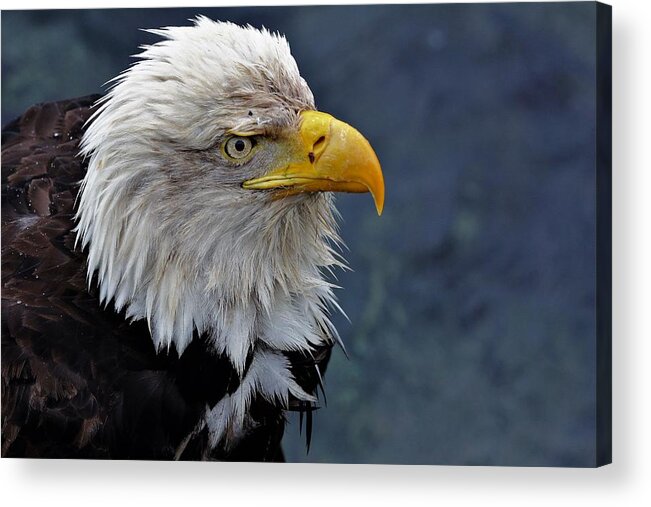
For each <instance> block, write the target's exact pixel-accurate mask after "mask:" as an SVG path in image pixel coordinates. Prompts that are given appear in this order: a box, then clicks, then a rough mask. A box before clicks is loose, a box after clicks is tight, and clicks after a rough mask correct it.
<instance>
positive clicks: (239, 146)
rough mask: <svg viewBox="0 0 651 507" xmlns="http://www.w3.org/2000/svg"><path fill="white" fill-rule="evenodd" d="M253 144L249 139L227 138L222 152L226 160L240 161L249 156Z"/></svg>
mask: <svg viewBox="0 0 651 507" xmlns="http://www.w3.org/2000/svg"><path fill="white" fill-rule="evenodd" d="M253 146H254V142H253V139H251V138H250V137H242V136H233V137H229V138H228V139H227V140H226V142H225V143H224V145H223V148H222V150H223V152H224V155H226V156H227V157H228V158H230V159H233V160H242V159H245V158H246V157H248V156H249V154H250V153H251V150H253Z"/></svg>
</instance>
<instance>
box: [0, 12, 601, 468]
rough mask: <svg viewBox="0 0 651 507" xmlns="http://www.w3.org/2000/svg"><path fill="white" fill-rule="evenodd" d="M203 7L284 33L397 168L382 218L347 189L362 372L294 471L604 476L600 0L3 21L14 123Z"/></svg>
mask: <svg viewBox="0 0 651 507" xmlns="http://www.w3.org/2000/svg"><path fill="white" fill-rule="evenodd" d="M197 14H205V15H207V16H209V17H211V18H213V19H220V20H231V21H233V22H236V23H240V24H244V23H250V24H252V25H254V26H262V25H264V26H266V27H268V28H270V29H273V30H278V31H280V32H282V33H284V34H286V36H287V38H288V40H289V42H290V44H291V47H292V51H293V54H294V56H295V58H296V60H297V62H298V65H299V68H300V69H301V73H302V75H303V76H304V77H305V79H306V80H307V82H308V83H309V84H310V86H311V88H312V90H313V92H314V95H315V98H316V101H317V106H318V107H319V109H321V110H323V111H327V112H330V113H332V114H333V115H335V116H337V117H339V118H340V119H342V120H345V121H347V122H349V123H351V124H352V125H354V126H355V127H357V128H358V129H359V130H360V131H361V132H363V133H364V134H365V135H366V137H367V138H368V139H369V140H370V141H371V144H372V145H373V146H374V148H375V149H376V151H377V154H378V156H379V158H380V161H381V162H382V166H383V170H384V175H385V182H386V205H385V210H384V214H383V215H382V217H380V218H378V217H377V216H376V214H375V211H374V207H373V203H372V200H371V197H370V196H367V195H365V196H354V195H353V196H350V195H341V196H340V197H339V198H338V205H339V209H340V211H341V213H342V215H343V219H344V220H343V223H342V236H343V237H344V239H345V241H346V243H347V245H348V247H349V249H350V251H349V252H347V253H346V257H347V259H348V260H349V263H350V266H351V267H352V269H353V271H352V272H340V273H339V274H338V280H339V284H340V285H341V286H342V287H343V289H342V290H340V291H339V298H340V302H341V305H342V306H343V308H344V309H345V310H346V312H347V313H348V315H349V316H350V319H351V321H352V322H351V323H349V322H347V321H346V320H345V319H344V318H342V317H340V316H335V319H334V320H335V323H336V325H337V327H338V329H339V331H340V332H341V335H342V337H343V339H344V341H345V343H346V346H347V349H348V354H349V359H346V357H345V356H344V354H343V353H342V352H341V350H336V351H335V353H334V354H333V358H332V361H331V363H330V367H329V369H328V372H327V375H326V379H325V381H326V392H327V395H328V398H327V402H328V403H327V407H324V408H322V409H320V410H319V411H318V412H317V413H316V417H315V423H314V424H315V426H314V435H313V440H312V447H311V449H310V451H309V454H308V453H306V449H305V441H304V436H303V437H301V436H300V435H299V430H298V420H297V419H294V418H292V419H291V421H290V422H291V424H290V425H289V426H288V427H287V430H286V436H285V439H284V447H285V453H286V457H287V459H288V461H297V462H331V463H333V462H334V463H401V464H403V463H404V464H458V465H552V466H590V465H592V464H593V463H594V459H595V439H596V431H595V407H596V400H595V389H596V382H595V350H596V349H595V258H594V255H595V191H596V190H595V175H594V168H595V140H594V136H595V100H596V95H595V52H596V46H595V40H596V31H595V4H594V3H592V2H579V3H546V4H524V3H522V4H508V3H503V4H474V5H473V4H466V5H460V4H459V5H454V4H441V5H419V6H408V5H400V6H337V7H334V6H333V7H267V8H218V9H207V8H200V9H190V8H188V9H185V8H184V9H154V10H145V9H128V10H126V9H125V10H86V11H80V10H66V11H30V12H25V11H23V12H21V11H14V12H12V11H3V12H2V124H3V125H4V124H6V123H7V122H8V121H10V120H11V119H13V117H15V116H17V115H18V114H20V113H22V112H23V111H24V110H25V109H26V108H27V107H28V106H30V105H31V104H33V103H36V102H42V101H49V100H56V99H62V98H70V97H74V96H79V95H86V94H90V93H96V92H101V91H102V90H103V88H102V85H103V83H104V82H106V81H107V80H109V79H110V78H111V77H113V76H115V75H116V74H118V73H119V72H120V71H121V70H122V69H124V68H125V67H127V66H128V65H129V64H130V62H131V61H133V60H132V59H130V58H129V55H132V54H135V53H137V52H138V49H137V47H138V46H139V45H140V44H144V43H152V42H155V40H156V38H155V37H154V36H152V35H149V34H147V33H144V32H142V31H139V30H138V28H152V27H160V26H165V25H183V24H188V19H189V18H192V17H194V16H196V15H197Z"/></svg>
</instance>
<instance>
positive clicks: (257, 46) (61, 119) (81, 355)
mask: <svg viewBox="0 0 651 507" xmlns="http://www.w3.org/2000/svg"><path fill="white" fill-rule="evenodd" d="M151 32H153V33H154V34H156V35H157V36H160V37H161V40H160V41H159V42H157V43H155V44H153V45H150V46H144V47H142V50H143V51H142V53H141V54H140V55H139V58H138V60H137V62H136V63H135V64H134V65H132V66H131V67H130V68H129V69H128V70H126V71H125V72H123V73H122V74H120V75H119V76H118V77H116V78H115V79H114V80H113V83H112V86H111V87H110V89H109V91H108V93H107V94H106V95H105V96H103V97H99V96H88V97H83V98H78V99H73V100H63V101H59V102H54V103H44V104H39V105H36V106H33V107H31V108H30V109H29V110H28V111H26V112H25V113H24V114H23V115H22V116H21V117H19V118H18V119H16V120H14V121H13V122H11V123H10V124H8V125H7V126H6V127H5V128H4V129H3V131H2V241H3V243H2V455H3V456H27V457H68V458H71V457H88V458H112V459H116V458H140V459H217V460H238V461H244V460H245V461H276V460H282V459H283V455H282V450H281V446H280V441H281V438H282V435H283V431H284V426H285V422H286V417H287V411H292V410H293V411H299V412H300V413H301V414H302V415H303V414H304V415H305V420H306V430H307V433H309V432H310V431H311V429H310V426H311V414H312V411H313V410H314V408H315V407H316V406H317V405H316V404H317V388H319V387H321V388H322V386H321V385H320V384H321V378H322V375H323V373H324V370H325V367H326V364H327V362H328V359H329V356H330V352H331V349H332V347H333V345H334V344H336V343H337V342H338V340H339V338H338V335H337V331H336V329H335V328H334V326H333V325H332V323H331V321H330V312H331V311H332V309H333V308H338V306H337V303H336V301H335V297H334V295H333V288H334V286H333V285H332V284H331V283H330V282H328V280H327V274H328V272H329V271H330V270H331V269H332V268H334V267H337V266H342V265H343V264H344V261H343V259H342V258H341V257H340V255H339V253H338V252H339V250H338V248H337V245H338V244H339V243H340V242H341V240H340V238H339V236H338V233H337V224H336V216H337V212H336V209H335V206H334V199H333V194H332V192H337V191H343V192H370V193H371V194H372V196H373V198H374V202H375V205H376V207H377V211H378V213H381V211H382V207H383V202H384V183H383V177H382V172H381V169H380V164H379V162H378V159H377V157H376V155H375V153H374V151H373V149H372V148H371V146H370V144H369V143H368V141H367V140H366V139H365V138H364V137H363V136H362V135H361V134H360V133H359V132H358V131H357V130H355V129H354V128H352V127H351V126H349V125H347V124H346V123H343V122H342V121H339V120H337V119H335V118H334V117H332V116H330V115H328V114H326V113H323V112H319V111H317V110H316V109H315V105H314V98H313V95H312V92H311V91H310V88H309V87H308V85H307V84H306V82H305V81H304V80H303V79H302V78H301V76H300V74H299V70H298V67H297V65H296V62H295V61H294V59H293V57H292V56H291V54H290V50H289V45H288V43H287V42H286V40H285V38H284V37H283V36H281V35H279V34H275V33H271V32H269V31H267V30H265V29H262V30H258V29H254V28H252V27H250V26H247V27H240V26H237V25H234V24H231V23H226V22H215V21H212V20H210V19H208V18H205V17H199V18H197V19H196V20H194V22H193V24H192V25H191V26H184V27H168V28H163V29H157V30H151ZM308 439H309V437H308Z"/></svg>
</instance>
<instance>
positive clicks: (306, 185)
mask: <svg viewBox="0 0 651 507" xmlns="http://www.w3.org/2000/svg"><path fill="white" fill-rule="evenodd" d="M299 137H300V140H299V142H298V147H297V149H296V150H295V151H296V153H295V155H293V156H292V157H291V161H290V162H289V163H288V164H283V166H282V167H279V168H276V169H273V170H272V171H270V172H269V173H267V174H265V175H264V176H262V177H260V178H255V179H252V180H248V181H245V182H244V183H243V184H242V187H243V188H245V189H249V190H270V189H281V190H282V193H281V195H282V196H286V195H293V194H297V193H300V192H371V195H372V196H373V200H374V201H375V208H376V209H377V212H378V215H381V214H382V209H383V208H384V178H383V176H382V169H381V167H380V162H379V161H378V158H377V156H376V155H375V152H374V151H373V148H371V145H370V144H369V142H368V141H367V140H366V139H365V138H364V136H362V134H360V133H359V132H358V131H357V130H355V129H354V128H353V127H351V126H350V125H348V124H346V123H344V122H342V121H339V120H337V119H336V118H334V117H332V116H330V115H329V114H326V113H321V112H318V111H304V112H303V113H301V126H300V129H299ZM292 151H294V150H292Z"/></svg>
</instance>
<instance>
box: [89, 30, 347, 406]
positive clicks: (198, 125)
mask: <svg viewBox="0 0 651 507" xmlns="http://www.w3.org/2000/svg"><path fill="white" fill-rule="evenodd" d="M152 32H153V33H155V34H158V35H160V36H161V37H163V40H162V41H161V42H158V43H156V44H154V45H152V46H147V47H144V48H143V49H144V51H143V52H142V53H141V54H140V55H139V58H140V60H139V61H138V62H137V63H135V64H134V65H133V66H132V67H131V68H129V69H128V70H127V71H125V72H124V73H123V74H121V75H120V76H118V77H117V78H116V79H115V84H114V86H113V88H112V89H111V90H110V92H109V93H108V95H107V96H106V97H105V98H104V99H103V103H102V105H101V107H100V108H99V110H98V112H97V113H96V115H95V116H94V118H93V120H92V123H90V126H89V127H88V129H87V131H86V133H85V135H84V138H83V142H82V152H83V154H84V155H86V156H89V157H90V159H89V166H88V172H87V175H86V177H85V179H84V181H83V186H82V192H81V198H80V201H79V210H78V215H77V219H78V228H77V230H78V234H79V239H80V241H81V244H82V246H83V247H87V248H88V276H89V283H90V282H91V281H92V279H93V276H94V274H95V273H96V274H97V280H98V283H99V287H100V295H101V299H102V301H103V302H104V303H107V304H108V303H109V302H111V301H112V302H113V304H114V305H115V308H116V309H117V310H122V309H125V310H126V314H127V316H128V317H130V318H133V319H147V321H148V323H149V326H150V330H151V335H152V339H153V340H154V343H155V344H156V346H157V347H158V348H159V349H161V348H169V347H170V346H172V345H174V346H175V347H176V348H177V350H178V352H179V353H182V352H183V350H184V349H185V348H186V347H187V345H188V344H189V343H190V341H191V340H192V337H193V333H194V332H197V333H199V334H203V333H206V334H207V335H208V336H209V337H210V338H211V339H212V343H213V344H214V348H215V350H216V351H217V352H219V353H225V354H226V355H227V356H228V357H229V358H230V360H231V362H232V363H233V365H234V366H235V368H236V369H237V370H238V371H240V372H242V371H243V370H244V365H245V362H246V358H247V354H249V352H250V350H251V349H252V347H253V345H254V344H255V343H256V341H258V340H259V341H260V342H261V343H263V344H265V346H266V348H267V351H269V350H271V351H273V350H278V351H283V350H306V351H307V350H309V349H310V347H311V346H312V345H314V344H320V343H323V342H324V341H330V340H332V333H335V332H336V331H334V328H333V327H332V325H331V324H330V322H329V320H328V311H327V306H328V305H330V304H336V303H335V302H334V298H333V294H332V286H331V285H330V284H329V283H327V282H326V281H325V280H324V278H323V276H322V273H321V271H322V269H323V268H326V269H329V268H330V267H331V266H333V265H341V262H340V261H339V260H338V257H337V255H336V254H335V253H334V252H333V250H332V248H331V245H333V244H335V243H337V242H339V238H338V236H337V232H336V223H335V216H334V215H335V213H336V211H335V209H334V206H333V201H332V196H331V195H330V194H323V193H321V194H303V195H297V196H293V197H288V198H284V199H280V200H272V199H271V198H270V197H269V196H267V195H266V194H264V193H261V192H251V191H248V190H244V189H242V188H241V187H240V183H241V181H243V179H244V177H243V176H242V175H241V174H234V173H233V171H232V168H228V167H221V166H220V165H219V163H218V162H219V161H218V160H217V158H216V157H217V156H216V155H214V152H215V150H214V148H215V146H217V145H218V141H219V140H220V139H222V138H223V136H224V135H225V133H226V132H227V131H229V130H231V129H234V130H250V129H261V128H262V129H265V130H267V131H269V130H271V131H273V129H283V128H291V127H292V126H296V125H297V124H298V119H299V116H298V114H299V112H300V111H302V110H306V109H314V99H313V96H312V93H311V91H310V89H309V87H308V86H307V84H306V83H305V81H304V80H303V79H302V78H301V76H300V74H299V71H298V68H297V65H296V62H295V61H294V59H293V57H292V56H291V54H290V50H289V45H288V44H287V42H286V40H285V39H284V38H283V37H282V36H280V35H276V34H272V33H270V32H268V31H266V30H256V29H253V28H251V27H239V26H236V25H233V24H230V23H217V22H213V21H211V20H209V19H207V18H203V17H202V18H198V19H197V20H196V21H195V23H194V25H193V26H189V27H173V28H165V29H161V30H152ZM324 330H325V331H324ZM267 353H269V352H267ZM275 361H276V362H278V360H277V358H276V359H275ZM289 380H291V379H289ZM288 382H289V381H288ZM288 385H289V384H288ZM292 388H293V384H292ZM274 389H275V388H271V390H272V391H274ZM294 394H296V393H294ZM305 399H309V396H308V395H307V394H306V395H305Z"/></svg>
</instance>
